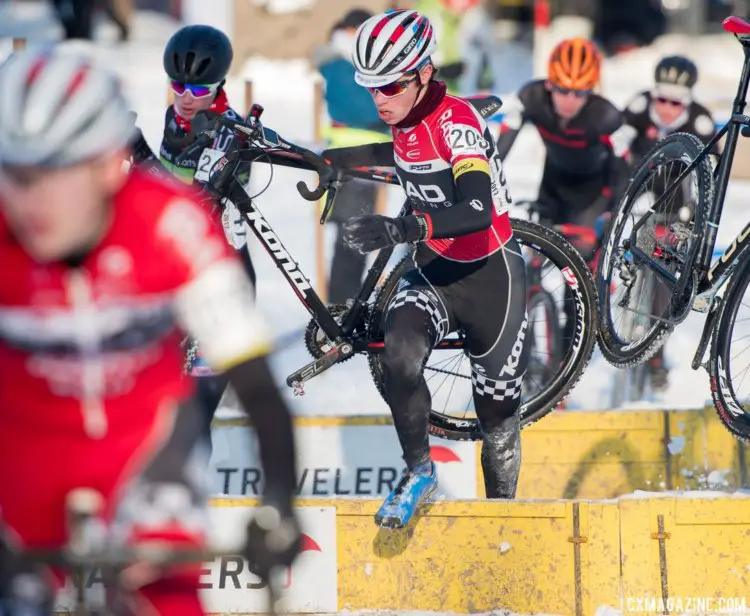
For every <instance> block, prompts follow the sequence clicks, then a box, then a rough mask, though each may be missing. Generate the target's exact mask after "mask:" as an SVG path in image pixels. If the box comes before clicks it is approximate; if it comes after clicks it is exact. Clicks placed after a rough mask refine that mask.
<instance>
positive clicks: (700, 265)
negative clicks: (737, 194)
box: [629, 38, 750, 311]
mask: <svg viewBox="0 0 750 616" xmlns="http://www.w3.org/2000/svg"><path fill="white" fill-rule="evenodd" d="M739 41H740V43H741V44H742V50H743V53H744V56H745V59H744V63H743V66H742V74H741V76H740V82H739V86H738V88H737V93H736V96H735V99H734V102H733V106H732V115H731V117H730V120H729V122H728V123H727V124H725V125H724V126H723V127H722V128H721V130H720V131H718V133H717V134H716V135H715V136H714V137H713V139H711V141H710V142H709V143H708V144H706V145H705V146H704V147H703V149H702V150H701V151H700V154H699V155H698V156H697V157H696V158H695V160H693V161H692V162H691V163H690V164H689V165H688V166H687V168H686V169H685V170H684V171H683V172H682V173H681V174H680V175H679V177H678V178H677V179H675V180H674V181H672V182H670V184H669V186H668V187H667V188H666V190H665V191H664V193H663V194H662V195H661V196H660V197H659V198H658V199H656V201H655V202H654V203H653V205H652V206H651V211H652V212H653V211H654V210H656V208H657V207H658V206H659V205H660V204H662V203H663V202H664V201H665V200H666V199H667V198H669V196H670V195H671V194H672V193H673V192H674V191H675V190H676V189H677V187H678V186H679V185H680V184H681V183H682V182H683V180H684V179H685V178H686V177H687V176H688V175H689V174H690V173H691V172H692V171H693V170H694V169H695V168H696V167H697V166H698V165H699V164H700V163H701V162H702V161H703V160H705V158H706V157H707V156H709V155H710V152H711V149H712V148H713V147H714V146H715V145H716V144H717V143H718V142H719V141H720V140H721V139H722V138H723V137H724V136H725V135H726V136H727V141H726V147H725V149H724V152H722V154H721V155H720V157H719V164H718V165H717V167H716V169H715V170H714V177H715V181H716V191H715V193H714V198H713V200H712V201H711V202H710V203H709V207H708V212H707V213H706V233H705V234H704V236H703V237H702V238H701V241H700V245H699V246H698V252H697V254H696V260H695V263H694V266H693V267H694V272H695V274H696V283H697V289H696V298H695V300H694V302H693V305H694V307H696V306H697V307H696V309H700V310H701V311H706V310H708V307H709V304H710V303H711V300H712V299H713V297H714V296H715V295H716V293H717V292H718V290H719V289H720V288H721V287H722V286H723V285H724V284H725V283H726V281H727V280H728V279H729V278H730V277H731V275H732V273H733V272H734V270H735V268H736V267H737V264H738V263H739V259H740V257H742V256H744V254H745V252H746V250H747V248H748V246H750V241H748V239H749V238H750V223H749V224H748V225H747V226H745V228H744V229H743V231H742V232H741V233H740V234H739V235H738V236H737V237H736V238H735V239H734V241H733V242H732V243H731V244H730V246H729V248H727V250H726V251H725V253H724V254H723V255H722V256H721V257H720V258H719V259H718V260H717V261H716V262H714V263H713V264H712V262H711V259H712V257H713V253H714V248H715V246H716V238H717V235H718V230H719V221H720V220H721V215H722V211H723V209H724V199H725V197H726V192H727V186H728V184H729V174H730V172H731V169H732V162H733V161H734V154H735V151H736V149H737V140H738V138H739V135H740V133H742V135H743V136H745V137H750V116H748V115H745V114H744V113H743V111H744V109H745V106H746V101H747V92H748V85H749V84H750V40H747V39H742V38H740V39H739ZM648 218H649V216H643V217H642V218H641V220H639V221H638V222H637V223H636V224H635V225H634V226H633V230H632V231H631V236H630V247H629V251H630V253H631V254H632V255H633V259H634V261H635V262H637V263H639V264H643V265H645V266H646V267H648V268H649V269H650V270H651V271H653V272H654V273H655V274H656V275H657V276H659V277H660V278H661V279H662V280H663V281H664V282H665V283H666V284H667V286H669V287H670V289H671V290H672V293H673V294H675V293H682V292H683V291H684V290H685V287H686V285H687V284H689V281H690V280H689V279H690V277H689V276H682V277H681V279H677V278H676V277H675V276H674V275H673V274H672V273H670V272H669V271H667V270H666V269H665V268H664V267H662V266H661V265H660V264H659V263H657V262H656V261H655V260H654V259H653V258H652V257H651V255H647V254H646V253H644V252H643V251H642V250H641V249H640V248H638V246H637V245H636V235H637V232H638V230H639V229H640V228H641V227H643V225H645V224H646V221H647V220H648Z"/></svg>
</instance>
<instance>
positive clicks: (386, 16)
mask: <svg viewBox="0 0 750 616" xmlns="http://www.w3.org/2000/svg"><path fill="white" fill-rule="evenodd" d="M436 49H437V40H436V39H435V31H434V30H433V28H432V26H431V25H430V21H429V20H428V19H427V17H425V16H424V15H420V14H419V13H417V12H416V11H409V10H398V11H388V12H386V13H382V14H380V15H375V16H374V17H371V18H370V19H368V20H367V21H366V22H365V23H363V24H362V25H361V26H360V27H359V29H358V30H357V33H356V35H355V37H354V50H353V51H352V60H353V61H354V68H356V69H357V70H356V73H355V74H354V79H355V81H356V82H357V83H358V84H359V85H361V86H365V87H367V88H376V87H378V86H384V85H386V84H388V83H392V82H394V81H397V80H398V79H399V78H400V77H401V76H402V75H403V74H404V73H408V72H410V71H414V70H416V69H418V68H421V66H422V65H423V64H424V63H425V61H426V60H428V59H429V57H430V56H431V55H432V54H433V53H434V52H435V50H436Z"/></svg>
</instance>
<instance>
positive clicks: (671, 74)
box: [654, 56, 698, 89]
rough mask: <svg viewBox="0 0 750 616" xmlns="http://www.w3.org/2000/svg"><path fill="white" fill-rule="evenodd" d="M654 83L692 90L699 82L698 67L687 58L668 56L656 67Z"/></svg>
mask: <svg viewBox="0 0 750 616" xmlns="http://www.w3.org/2000/svg"><path fill="white" fill-rule="evenodd" d="M654 81H656V83H657V84H670V85H675V86H683V87H685V88H688V89H690V88H692V87H693V86H694V85H695V82H696V81H698V67H696V66H695V64H694V63H693V61H692V60H689V59H688V58H686V57H685V56H667V57H666V58H662V59H661V61H660V62H659V64H657V65H656V71H654Z"/></svg>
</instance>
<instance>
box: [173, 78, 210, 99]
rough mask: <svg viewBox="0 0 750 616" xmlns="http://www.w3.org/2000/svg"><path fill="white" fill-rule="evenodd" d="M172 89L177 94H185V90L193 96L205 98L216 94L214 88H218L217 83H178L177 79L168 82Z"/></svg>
mask: <svg viewBox="0 0 750 616" xmlns="http://www.w3.org/2000/svg"><path fill="white" fill-rule="evenodd" d="M170 85H171V86H172V90H173V91H174V93H175V94H176V95H177V96H185V93H186V92H190V94H192V95H193V98H205V97H206V96H211V95H212V94H216V90H218V89H219V84H218V83H213V84H205V83H195V84H194V83H180V82H179V81H174V80H172V81H171V82H170Z"/></svg>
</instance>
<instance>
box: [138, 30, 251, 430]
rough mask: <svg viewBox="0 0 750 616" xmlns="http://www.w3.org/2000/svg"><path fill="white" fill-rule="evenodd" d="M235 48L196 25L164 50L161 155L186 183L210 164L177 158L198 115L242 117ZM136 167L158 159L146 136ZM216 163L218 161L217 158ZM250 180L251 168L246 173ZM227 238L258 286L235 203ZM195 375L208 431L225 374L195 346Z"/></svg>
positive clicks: (220, 143) (227, 136)
mask: <svg viewBox="0 0 750 616" xmlns="http://www.w3.org/2000/svg"><path fill="white" fill-rule="evenodd" d="M232 57H233V51H232V45H231V43H230V41H229V39H228V38H227V36H226V35H225V34H224V33H223V32H221V31H220V30H217V29H216V28H213V27H211V26H204V25H193V26H185V27H184V28H181V29H180V30H178V31H177V32H176V33H175V34H174V35H173V36H172V38H171V39H170V40H169V42H168V43H167V46H166V48H165V50H164V70H165V71H166V73H167V75H168V76H169V79H170V87H171V89H172V92H173V93H174V104H173V105H170V106H169V107H168V108H167V111H166V115H165V118H164V137H163V139H162V142H161V148H160V151H159V159H158V160H159V162H160V163H161V165H162V166H163V167H164V168H165V169H167V171H169V172H170V173H172V174H173V175H175V176H176V177H177V178H179V179H180V180H182V181H183V182H186V183H188V184H189V183H192V182H193V176H194V175H195V173H196V171H197V168H198V164H199V161H202V162H201V164H210V163H206V161H207V160H209V159H208V158H205V157H202V156H203V152H200V151H197V152H196V153H195V154H194V155H192V156H188V157H186V158H184V159H181V160H179V161H178V160H177V159H178V157H179V156H180V155H181V154H182V153H183V152H184V151H185V150H186V149H187V147H188V146H189V145H190V144H191V143H192V139H191V138H190V135H189V132H190V122H191V121H192V119H193V118H194V117H195V116H196V114H197V113H198V112H199V111H203V110H209V109H210V110H212V111H216V112H217V113H222V114H224V115H226V116H228V117H230V118H231V119H233V120H241V119H242V118H241V117H240V116H239V114H237V112H236V111H234V110H233V109H232V108H231V107H230V106H229V102H228V100H227V95H226V92H225V91H224V83H225V81H226V76H227V74H228V73H229V69H230V66H231V64H232ZM232 139H233V133H232V131H231V130H229V129H227V128H220V129H219V131H218V134H217V135H216V138H215V139H214V141H213V143H212V144H211V145H210V146H209V149H210V150H213V151H216V152H224V151H226V150H227V148H229V146H230V144H231V142H232ZM135 153H136V161H137V163H144V162H149V161H153V160H155V159H156V157H155V156H154V155H153V153H151V150H150V149H149V148H148V145H147V144H146V143H145V140H144V139H143V138H142V137H141V138H140V139H139V140H138V143H137V144H136V146H135ZM212 160H215V159H212ZM246 173H247V174H248V179H247V180H248V181H249V166H248V169H247V171H246ZM221 220H222V224H223V226H224V230H225V233H226V236H227V240H228V241H229V243H230V244H232V245H233V246H234V247H235V249H237V252H238V253H239V255H240V257H241V258H242V262H243V265H244V266H245V270H246V271H247V274H248V276H249V277H250V280H251V281H252V283H253V286H254V285H255V269H254V267H253V264H252V260H251V258H250V252H249V250H248V246H247V229H246V226H245V222H244V219H243V218H242V215H241V214H240V212H239V211H238V210H237V209H236V208H235V207H234V206H233V205H231V204H229V205H228V206H226V207H225V209H224V211H223V212H222V215H221ZM188 356H189V360H188V362H189V364H190V370H191V374H193V376H196V377H197V378H198V383H199V385H198V387H199V391H200V392H201V395H202V397H203V398H204V401H205V406H206V409H207V412H208V415H207V423H208V427H207V430H210V423H211V420H212V419H213V415H214V412H215V410H216V408H217V407H218V405H219V402H220V400H221V396H222V394H223V392H224V390H225V388H226V382H227V380H226V376H223V375H217V374H213V373H212V372H211V371H210V369H209V368H208V366H207V365H206V363H205V361H203V359H202V357H201V356H200V353H199V352H198V350H197V348H196V347H195V346H194V345H192V344H191V345H190V347H189V350H188Z"/></svg>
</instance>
